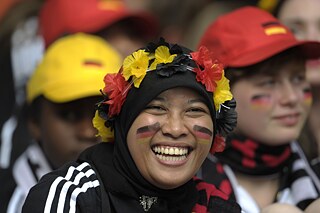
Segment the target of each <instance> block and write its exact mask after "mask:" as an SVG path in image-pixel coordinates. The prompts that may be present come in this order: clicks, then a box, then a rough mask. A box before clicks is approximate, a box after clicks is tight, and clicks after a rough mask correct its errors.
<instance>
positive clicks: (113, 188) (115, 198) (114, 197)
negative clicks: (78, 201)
mask: <svg viewBox="0 0 320 213" xmlns="http://www.w3.org/2000/svg"><path fill="white" fill-rule="evenodd" d="M113 159H114V154H113V144H112V143H102V144H100V145H99V146H94V147H92V148H90V149H89V150H87V151H86V152H84V153H83V154H82V155H81V156H80V161H83V162H85V161H88V160H90V161H92V162H91V164H93V165H94V167H95V168H96V169H97V171H98V173H99V176H100V178H101V180H102V183H103V185H104V187H105V190H106V191H107V193H108V197H109V198H110V205H111V206H112V208H113V209H114V210H115V212H126V210H128V209H131V211H132V212H140V211H141V212H142V206H141V205H140V203H139V197H140V196H141V195H147V196H156V197H158V201H157V203H155V204H154V205H153V206H152V207H151V209H150V210H149V211H148V212H151V213H153V212H191V210H192V208H193V207H194V206H195V204H196V202H197V199H198V196H197V190H196V186H195V183H194V182H193V181H192V180H190V181H189V182H188V183H186V184H185V185H183V186H181V187H179V188H177V189H174V190H162V189H159V188H156V187H154V186H152V185H151V184H149V183H148V182H147V181H145V180H143V183H144V185H139V183H137V182H130V180H127V177H125V176H123V175H122V174H121V173H120V172H119V171H118V169H117V167H116V166H115V165H114V164H113ZM141 178H142V177H141Z"/></svg>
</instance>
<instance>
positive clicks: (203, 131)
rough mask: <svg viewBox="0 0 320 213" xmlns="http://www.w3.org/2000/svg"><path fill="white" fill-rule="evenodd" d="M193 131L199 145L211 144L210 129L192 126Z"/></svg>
mask: <svg viewBox="0 0 320 213" xmlns="http://www.w3.org/2000/svg"><path fill="white" fill-rule="evenodd" d="M193 130H194V131H195V135H196V137H197V138H198V142H199V143H200V144H209V143H210V142H211V140H212V138H211V137H212V135H213V133H212V132H211V131H210V129H208V128H205V127H202V126H198V125H194V127H193Z"/></svg>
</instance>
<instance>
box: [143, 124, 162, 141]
mask: <svg viewBox="0 0 320 213" xmlns="http://www.w3.org/2000/svg"><path fill="white" fill-rule="evenodd" d="M159 129H160V123H159V122H157V123H155V124H152V125H147V126H143V127H140V128H139V129H137V142H138V143H146V142H148V141H149V140H150V139H151V138H152V136H153V135H154V134H155V133H156V132H157V131H158V130H159Z"/></svg>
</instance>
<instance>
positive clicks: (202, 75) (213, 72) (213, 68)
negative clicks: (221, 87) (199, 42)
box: [191, 46, 223, 92]
mask: <svg viewBox="0 0 320 213" xmlns="http://www.w3.org/2000/svg"><path fill="white" fill-rule="evenodd" d="M191 57H192V59H193V60H194V61H195V62H196V63H197V64H198V66H200V67H201V69H200V68H196V69H194V72H196V73H197V76H196V79H197V81H200V82H201V83H202V84H204V85H205V87H206V90H207V91H210V92H213V91H214V90H215V89H216V87H217V83H216V81H219V80H220V79H221V77H222V73H223V65H222V64H221V63H219V62H218V60H215V61H214V62H213V61H212V57H211V56H210V54H209V50H208V49H207V48H206V47H204V46H201V47H200V48H199V51H198V52H193V53H191Z"/></svg>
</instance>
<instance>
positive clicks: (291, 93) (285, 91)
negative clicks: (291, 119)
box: [279, 81, 299, 106]
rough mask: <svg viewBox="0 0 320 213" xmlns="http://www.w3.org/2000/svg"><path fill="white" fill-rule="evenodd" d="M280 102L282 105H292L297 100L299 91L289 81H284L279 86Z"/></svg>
mask: <svg viewBox="0 0 320 213" xmlns="http://www.w3.org/2000/svg"><path fill="white" fill-rule="evenodd" d="M279 92H280V93H281V95H280V103H281V104H283V105H288V106H293V105H296V104H297V102H298V100H299V93H298V91H297V90H296V89H295V87H294V85H292V83H291V82H290V81H285V82H284V83H283V84H282V87H281V88H280V91H279Z"/></svg>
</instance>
